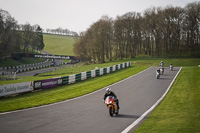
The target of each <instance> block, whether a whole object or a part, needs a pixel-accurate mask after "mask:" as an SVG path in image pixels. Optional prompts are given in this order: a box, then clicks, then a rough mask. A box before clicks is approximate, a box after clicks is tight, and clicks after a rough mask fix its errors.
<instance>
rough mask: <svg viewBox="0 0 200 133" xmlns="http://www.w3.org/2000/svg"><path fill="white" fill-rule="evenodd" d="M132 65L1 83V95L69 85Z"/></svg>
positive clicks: (125, 64) (127, 63)
mask: <svg viewBox="0 0 200 133" xmlns="http://www.w3.org/2000/svg"><path fill="white" fill-rule="evenodd" d="M130 66H131V63H130V62H126V63H122V64H117V65H113V66H111V67H106V68H100V69H96V70H91V71H87V72H81V73H79V74H73V75H69V76H64V77H58V78H52V79H45V80H37V81H30V82H23V83H15V84H8V85H1V86H0V97H2V96H7V95H13V94H18V93H23V92H29V91H34V90H38V89H47V88H54V87H57V86H60V85H68V84H72V83H76V82H80V81H83V80H86V79H90V78H94V77H98V76H101V75H105V74H109V73H112V72H115V71H118V70H120V69H123V68H127V67H130Z"/></svg>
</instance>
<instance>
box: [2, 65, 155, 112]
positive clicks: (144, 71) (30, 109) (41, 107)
mask: <svg viewBox="0 0 200 133" xmlns="http://www.w3.org/2000/svg"><path fill="white" fill-rule="evenodd" d="M150 68H152V66H151V67H149V68H147V69H145V70H143V71H141V72H139V73H136V74H134V75H132V76H130V77H128V78H125V79H123V80H120V81H118V82H116V83H114V84H111V85H109V86H106V87H111V86H113V85H116V84H118V83H121V82H123V81H125V80H128V79H130V78H132V77H134V76H136V75H139V74H140V73H143V72H145V71H147V70H148V69H150ZM106 87H104V88H102V89H99V90H96V91H94V92H91V93H88V94H86V95H83V96H79V97H75V98H72V99H68V100H65V101H60V102H56V103H51V104H47V105H41V106H38V107H32V108H27V109H22V110H15V111H8V112H3V113H0V115H4V114H10V113H16V112H22V111H28V110H33V109H38V108H43V107H48V106H52V105H56V104H60V103H65V102H69V101H72V100H76V99H79V98H83V97H86V96H89V95H91V94H94V93H96V92H99V91H101V90H103V89H105V88H106Z"/></svg>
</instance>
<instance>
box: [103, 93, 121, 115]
mask: <svg viewBox="0 0 200 133" xmlns="http://www.w3.org/2000/svg"><path fill="white" fill-rule="evenodd" d="M105 104H106V106H107V108H108V111H109V114H110V116H111V117H112V116H113V115H114V114H116V115H118V114H119V109H118V108H117V104H116V102H115V101H114V97H113V96H108V97H106V100H105Z"/></svg>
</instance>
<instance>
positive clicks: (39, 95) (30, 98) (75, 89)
mask: <svg viewBox="0 0 200 133" xmlns="http://www.w3.org/2000/svg"><path fill="white" fill-rule="evenodd" d="M148 67H149V66H141V65H138V66H135V67H133V66H132V67H129V68H126V69H123V70H119V71H117V72H114V73H112V74H107V75H104V76H100V77H97V78H92V79H89V80H86V81H83V82H79V83H76V84H72V85H66V86H60V87H57V88H56V89H55V88H52V89H47V90H44V91H37V92H34V93H26V94H21V95H18V96H13V97H8V98H6V97H5V98H1V99H0V101H1V102H0V112H5V111H11V110H18V109H25V108H31V107H35V106H40V105H46V104H49V103H54V102H59V101H63V100H67V99H70V98H74V97H78V96H81V95H85V94H87V93H90V92H93V91H95V90H98V89H101V88H103V87H105V86H108V85H110V84H113V83H115V82H117V81H120V80H122V79H124V78H127V77H129V76H132V75H134V74H136V73H138V72H140V71H142V70H144V69H146V68H148Z"/></svg>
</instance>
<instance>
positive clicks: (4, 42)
mask: <svg viewBox="0 0 200 133" xmlns="http://www.w3.org/2000/svg"><path fill="white" fill-rule="evenodd" d="M43 48H44V43H43V33H42V29H41V27H40V26H39V25H33V26H31V25H30V24H29V23H27V24H24V25H19V24H17V21H16V20H15V19H14V18H13V17H12V16H11V15H10V14H9V13H8V12H7V11H5V10H2V9H0V60H1V59H4V58H6V57H9V56H10V54H12V53H19V52H23V53H26V52H30V51H32V52H34V51H41V50H42V49H43Z"/></svg>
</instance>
